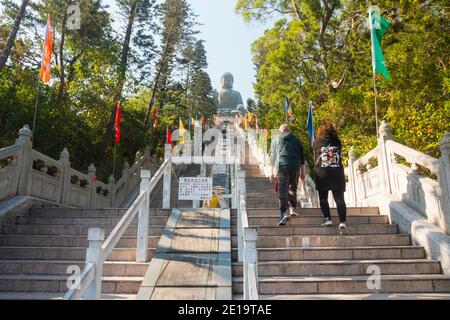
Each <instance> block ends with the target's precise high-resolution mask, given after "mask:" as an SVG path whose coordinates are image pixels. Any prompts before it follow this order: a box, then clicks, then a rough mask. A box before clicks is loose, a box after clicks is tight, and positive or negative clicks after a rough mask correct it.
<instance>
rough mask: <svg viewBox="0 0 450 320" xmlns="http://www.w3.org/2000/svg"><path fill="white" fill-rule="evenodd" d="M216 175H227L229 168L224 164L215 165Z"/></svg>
mask: <svg viewBox="0 0 450 320" xmlns="http://www.w3.org/2000/svg"><path fill="white" fill-rule="evenodd" d="M213 173H214V174H227V166H226V165H224V164H215V165H214V166H213Z"/></svg>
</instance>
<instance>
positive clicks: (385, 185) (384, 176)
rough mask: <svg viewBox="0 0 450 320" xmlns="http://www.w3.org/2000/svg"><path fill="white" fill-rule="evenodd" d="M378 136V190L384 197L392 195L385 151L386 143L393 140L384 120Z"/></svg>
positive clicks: (390, 130)
mask: <svg viewBox="0 0 450 320" xmlns="http://www.w3.org/2000/svg"><path fill="white" fill-rule="evenodd" d="M379 130H380V132H379V136H378V172H379V178H380V189H381V192H382V193H383V194H385V195H389V194H391V193H392V188H391V175H390V174H391V171H390V168H389V165H390V161H389V157H388V154H387V149H386V141H388V140H394V136H393V135H392V129H391V127H390V126H389V125H388V124H387V122H386V121H385V120H383V121H382V122H381V125H380V129H379Z"/></svg>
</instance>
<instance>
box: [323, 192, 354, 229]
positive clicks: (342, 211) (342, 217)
mask: <svg viewBox="0 0 450 320" xmlns="http://www.w3.org/2000/svg"><path fill="white" fill-rule="evenodd" d="M332 192H333V198H334V202H336V206H337V211H338V215H339V221H340V222H345V221H346V218H347V206H346V204H345V200H344V192H343V191H336V190H333V191H332ZM319 199H320V209H322V214H323V216H324V217H325V219H331V213H330V205H329V203H328V190H319Z"/></svg>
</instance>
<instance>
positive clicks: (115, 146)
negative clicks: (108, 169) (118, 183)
mask: <svg viewBox="0 0 450 320" xmlns="http://www.w3.org/2000/svg"><path fill="white" fill-rule="evenodd" d="M116 152H117V142H114V159H113V173H112V176H113V178H114V179H116V176H115V174H116Z"/></svg>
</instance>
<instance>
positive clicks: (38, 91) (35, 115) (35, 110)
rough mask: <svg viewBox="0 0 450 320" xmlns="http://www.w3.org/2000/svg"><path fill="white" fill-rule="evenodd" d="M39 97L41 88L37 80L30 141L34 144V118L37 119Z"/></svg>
mask: <svg viewBox="0 0 450 320" xmlns="http://www.w3.org/2000/svg"><path fill="white" fill-rule="evenodd" d="M40 95H41V86H40V84H39V80H38V84H37V90H36V102H35V103H34V116H33V127H32V129H31V141H33V143H34V131H35V129H36V117H37V109H38V105H39V96H40Z"/></svg>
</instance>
